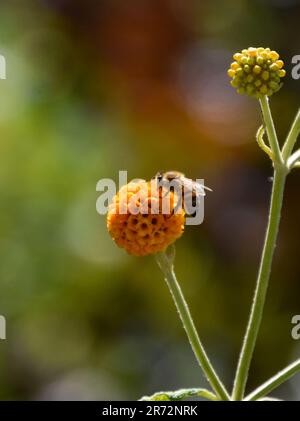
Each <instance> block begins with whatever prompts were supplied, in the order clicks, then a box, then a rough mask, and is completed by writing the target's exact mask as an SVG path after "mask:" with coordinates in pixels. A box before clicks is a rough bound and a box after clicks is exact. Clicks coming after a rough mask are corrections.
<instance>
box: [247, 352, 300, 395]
mask: <svg viewBox="0 0 300 421" xmlns="http://www.w3.org/2000/svg"><path fill="white" fill-rule="evenodd" d="M299 371H300V358H299V359H298V360H296V361H295V362H294V363H292V364H290V365H289V366H288V367H286V368H284V369H283V370H281V371H279V373H277V374H276V375H275V376H274V377H271V379H269V380H268V381H266V382H265V383H264V384H262V385H261V386H260V387H258V388H257V389H256V390H254V391H253V392H252V393H250V394H249V395H248V396H247V397H246V398H245V399H244V400H245V401H256V400H258V399H260V398H262V397H264V396H266V395H267V394H268V393H270V392H272V390H274V389H276V388H277V387H278V386H280V385H281V384H282V383H284V382H286V381H287V380H288V379H290V378H291V377H293V376H294V375H295V374H297V373H298V372H299Z"/></svg>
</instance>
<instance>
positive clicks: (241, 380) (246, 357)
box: [232, 168, 287, 400]
mask: <svg viewBox="0 0 300 421" xmlns="http://www.w3.org/2000/svg"><path fill="white" fill-rule="evenodd" d="M286 174H287V170H286V169H285V168H280V169H277V170H275V171H274V181H273V190H272V197H271V206H270V213H269V221H268V227H267V232H266V237H265V243H264V248H263V253H262V258H261V263H260V269H259V274H258V279H257V284H256V289H255V294H254V299H253V304H252V308H251V313H250V318H249V322H248V327H247V331H246V335H245V338H244V342H243V346H242V351H241V354H240V359H239V363H238V368H237V372H236V377H235V382H234V388H233V396H232V398H233V400H242V399H243V397H244V391H245V387H246V382H247V378H248V372H249V367H250V363H251V359H252V355H253V351H254V347H255V343H256V339H257V335H258V331H259V327H260V324H261V319H262V314H263V309H264V304H265V298H266V293H267V289H268V283H269V278H270V272H271V266H272V260H273V255H274V250H275V246H276V239H277V234H278V229H279V222H280V216H281V208H282V200H283V192H284V186H285V180H286Z"/></svg>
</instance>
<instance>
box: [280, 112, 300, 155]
mask: <svg viewBox="0 0 300 421" xmlns="http://www.w3.org/2000/svg"><path fill="white" fill-rule="evenodd" d="M299 133H300V109H299V110H298V113H297V115H296V117H295V120H294V122H293V124H292V126H291V129H290V131H289V134H288V136H287V138H286V141H285V144H284V146H283V148H282V156H283V159H284V160H285V161H286V160H287V159H288V158H289V156H290V155H291V153H292V152H293V149H294V146H295V143H296V141H297V137H298V136H299Z"/></svg>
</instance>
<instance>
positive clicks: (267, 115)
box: [259, 96, 283, 164]
mask: <svg viewBox="0 0 300 421" xmlns="http://www.w3.org/2000/svg"><path fill="white" fill-rule="evenodd" d="M259 103H260V107H261V111H262V115H263V120H264V122H265V125H266V131H267V135H268V139H269V143H270V146H271V149H272V152H273V155H274V164H283V159H282V156H281V151H280V147H279V143H278V139H277V134H276V130H275V126H274V123H273V118H272V114H271V110H270V106H269V99H268V97H267V96H263V97H262V98H260V100H259Z"/></svg>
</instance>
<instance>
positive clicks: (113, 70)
mask: <svg viewBox="0 0 300 421" xmlns="http://www.w3.org/2000/svg"><path fill="white" fill-rule="evenodd" d="M299 18H300V1H298V0H288V1H287V0H260V1H259V0H251V1H250V0H239V1H237V0H233V1H229V2H224V1H221V0H211V1H205V2H204V1H203V2H200V1H198V0H191V1H188V2H187V1H184V0H130V1H127V2H125V1H121V0H119V1H118V0H113V1H111V0H102V1H96V0H95V1H93V0H86V1H84V2H83V1H80V0H44V1H42V0H26V1H22V0H11V1H9V2H1V5H0V53H1V54H3V55H4V56H5V58H6V61H7V79H6V80H1V81H0V138H1V140H0V206H1V231H0V250H1V257H0V314H2V315H4V316H5V317H6V320H7V340H6V341H0V398H1V399H42V400H43V399H54V400H60V399H74V400H84V399H100V400H107V399H109V400H117V399H119V400H122V399H131V400H135V399H138V398H139V397H140V396H141V395H143V394H151V393H153V392H155V391H157V390H161V389H176V388H180V387H192V386H201V385H205V384H206V383H205V380H204V378H203V376H202V374H201V372H200V371H199V369H198V368H197V364H196V362H195V360H194V356H193V354H192V351H191V350H190V348H189V345H188V342H187V339H186V337H185V334H184V331H183V329H182V327H181V325H180V322H179V320H178V317H177V314H176V311H175V308H174V305H173V302H172V300H171V297H170V295H169V293H168V290H167V288H166V285H165V283H164V280H163V278H162V275H161V273H160V272H159V270H158V268H157V267H156V265H155V262H154V260H153V258H152V257H151V256H150V257H147V258H135V257H132V256H129V255H127V254H126V253H125V252H124V251H123V250H121V249H118V248H117V247H116V246H115V244H114V243H113V241H112V240H111V239H110V237H109V235H108V233H107V231H106V221H105V217H104V216H100V215H98V214H97V213H96V209H95V204H96V199H97V197H98V193H97V192H96V190H95V189H96V183H97V181H98V180H99V179H100V178H102V177H110V178H113V179H116V180H117V179H118V171H119V170H128V174H129V178H136V177H141V178H146V179H149V178H150V177H152V176H153V175H154V174H155V173H156V172H157V171H158V170H169V169H176V170H180V171H182V172H185V173H186V174H187V175H188V176H189V177H194V178H196V177H198V178H204V179H205V181H206V184H207V185H208V186H210V187H211V188H213V193H211V194H209V195H208V196H207V199H206V203H205V206H206V209H205V222H204V224H203V225H201V226H198V227H187V229H186V233H185V234H184V236H183V237H182V239H180V241H178V242H177V258H176V270H177V274H178V278H179V280H180V282H181V285H182V288H183V290H184V292H185V294H186V298H187V300H188V302H189V303H190V305H191V311H192V314H193V315H194V318H195V322H196V324H197V326H198V328H199V331H200V333H201V337H202V338H203V341H204V343H205V345H206V346H207V350H208V352H209V353H210V355H211V357H212V360H213V362H215V363H216V365H217V368H218V370H219V372H220V373H221V376H222V377H223V378H224V381H225V382H226V385H228V386H230V387H231V384H232V381H233V375H234V370H235V366H236V363H237V358H238V353H239V349H240V346H241V341H242V335H243V333H244V329H245V326H246V322H247V318H248V314H249V308H250V303H251V300H252V294H253V288H254V284H255V278H256V272H257V267H258V262H259V257H260V251H261V247H262V241H263V236H264V230H265V224H266V218H267V208H268V202H269V194H270V189H271V182H270V179H269V177H270V176H271V174H272V171H271V166H270V162H269V161H268V158H267V157H266V156H265V155H264V154H263V153H262V152H261V151H260V150H259V149H258V147H257V146H256V144H255V131H256V129H257V127H258V126H259V124H260V112H259V108H258V103H257V102H256V101H255V100H252V99H249V98H246V97H241V96H239V95H237V94H236V92H235V91H234V90H233V89H232V88H231V87H230V86H229V78H228V77H227V75H226V70H227V68H228V65H229V64H230V62H231V56H232V54H233V53H234V52H236V51H238V50H240V49H242V48H246V47H249V46H264V47H267V46H270V47H271V48H273V49H276V50H277V51H278V52H279V53H280V55H281V57H282V58H283V60H284V61H285V62H286V69H287V72H288V75H287V77H286V80H285V84H284V87H283V89H282V90H281V91H280V93H278V94H277V95H275V96H274V98H272V101H271V105H272V109H273V111H274V117H275V119H276V124H277V128H278V132H279V135H280V136H281V138H282V137H283V136H284V135H285V134H286V132H287V130H288V126H289V124H290V122H291V120H292V118H293V116H294V114H295V113H296V110H297V107H299V104H300V81H296V80H293V79H292V78H291V76H290V72H291V58H292V56H293V55H295V54H299V53H300V45H299V32H298V29H297V28H298V23H299ZM299 177H300V174H299V173H297V172H296V171H295V172H294V173H293V174H292V175H291V176H290V177H289V180H288V185H287V191H286V197H285V206H284V212H283V220H282V225H281V232H280V239H279V247H278V248H277V252H276V259H275V263H274V268H273V274H272V282H271V285H270V289H269V295H268V300H267V305H266V309H265V316H264V321H263V324H262V329H261V332H260V335H259V340H258V343H257V348H256V352H255V357H254V361H253V365H252V369H251V375H250V379H249V391H250V389H251V388H253V387H255V386H257V385H258V384H259V383H260V382H263V381H265V380H266V379H267V377H268V376H270V375H273V374H274V373H275V372H276V371H277V370H279V369H281V368H283V367H284V366H285V365H286V364H287V363H289V362H290V361H292V360H293V359H295V358H296V357H299V354H300V341H298V342H297V341H295V340H293V339H292V338H291V334H290V332H291V328H292V325H291V318H292V316H293V315H295V314H300V300H299V296H300V283H299V279H300V267H299V260H298V259H299V231H298V229H299V224H298V220H297V218H299V211H300V202H299V183H300V178H299ZM274 395H275V396H277V397H281V398H287V397H289V398H290V399H295V400H297V399H300V376H298V378H295V379H294V380H292V381H291V382H289V384H288V385H286V386H284V387H281V388H280V389H279V390H278V391H277V392H276V393H274Z"/></svg>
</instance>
